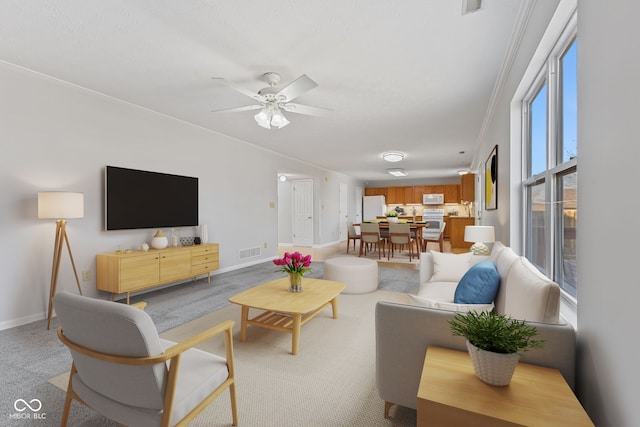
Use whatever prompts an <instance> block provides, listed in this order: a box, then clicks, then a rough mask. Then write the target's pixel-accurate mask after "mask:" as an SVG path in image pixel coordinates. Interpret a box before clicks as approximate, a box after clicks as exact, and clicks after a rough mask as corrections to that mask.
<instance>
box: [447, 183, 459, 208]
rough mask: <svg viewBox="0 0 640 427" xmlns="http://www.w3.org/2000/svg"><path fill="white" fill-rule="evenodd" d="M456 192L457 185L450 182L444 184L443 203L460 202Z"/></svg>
mask: <svg viewBox="0 0 640 427" xmlns="http://www.w3.org/2000/svg"><path fill="white" fill-rule="evenodd" d="M459 197H460V196H459V194H458V185H456V184H450V185H445V186H444V202H445V203H460V198H459Z"/></svg>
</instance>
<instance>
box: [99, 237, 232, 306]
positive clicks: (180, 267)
mask: <svg viewBox="0 0 640 427" xmlns="http://www.w3.org/2000/svg"><path fill="white" fill-rule="evenodd" d="M218 248H219V247H218V244H217V243H209V244H203V245H196V246H179V247H177V248H174V247H170V248H166V249H159V250H158V249H152V250H149V251H148V252H144V251H125V252H116V253H107V254H99V255H96V267H97V273H96V288H97V289H98V290H101V291H106V292H111V294H112V299H113V298H114V297H115V295H116V294H121V293H126V294H127V303H129V294H130V293H131V292H135V291H141V290H145V289H149V288H153V287H156V286H160V285H164V284H167V283H172V282H177V281H180V280H186V279H190V278H193V279H195V278H196V277H197V276H200V275H203V274H206V275H207V278H208V280H209V282H211V275H210V272H211V271H212V270H217V269H218V255H219V249H218Z"/></svg>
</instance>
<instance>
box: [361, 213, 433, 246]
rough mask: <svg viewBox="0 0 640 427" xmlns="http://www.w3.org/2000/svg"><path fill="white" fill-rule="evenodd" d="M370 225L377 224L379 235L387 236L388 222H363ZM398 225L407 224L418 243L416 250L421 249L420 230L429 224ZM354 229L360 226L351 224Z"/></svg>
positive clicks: (417, 222) (410, 222)
mask: <svg viewBox="0 0 640 427" xmlns="http://www.w3.org/2000/svg"><path fill="white" fill-rule="evenodd" d="M363 222H370V223H377V224H378V225H379V226H380V235H381V236H382V237H383V238H384V237H385V234H386V235H387V236H388V235H389V221H385V220H381V221H379V220H373V221H363ZM398 223H400V224H403V223H406V224H409V229H410V230H411V232H412V233H413V234H414V235H415V236H416V237H415V238H416V241H417V243H418V248H422V229H423V228H425V227H429V223H428V222H425V221H398ZM353 226H354V227H359V226H360V224H353Z"/></svg>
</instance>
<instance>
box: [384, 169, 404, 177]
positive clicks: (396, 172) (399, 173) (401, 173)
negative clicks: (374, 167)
mask: <svg viewBox="0 0 640 427" xmlns="http://www.w3.org/2000/svg"><path fill="white" fill-rule="evenodd" d="M387 173H389V174H391V175H393V176H407V175H409V174H408V173H407V171H406V170H404V169H402V168H391V169H387Z"/></svg>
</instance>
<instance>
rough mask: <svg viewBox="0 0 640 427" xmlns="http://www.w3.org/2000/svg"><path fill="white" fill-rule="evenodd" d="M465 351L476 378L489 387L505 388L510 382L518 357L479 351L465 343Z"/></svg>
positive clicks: (517, 355) (516, 355)
mask: <svg viewBox="0 0 640 427" xmlns="http://www.w3.org/2000/svg"><path fill="white" fill-rule="evenodd" d="M467 350H469V356H471V363H472V364H473V370H474V371H475V373H476V376H477V377H478V378H480V380H482V381H483V382H485V383H487V384H490V385H497V386H505V385H509V383H510V382H511V377H513V372H514V371H515V370H516V366H517V365H518V361H519V360H520V355H519V354H517V353H514V354H501V353H493V352H491V351H486V350H481V349H479V348H478V347H476V346H475V345H473V344H471V343H470V342H469V341H467Z"/></svg>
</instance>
